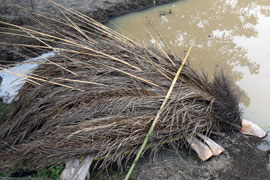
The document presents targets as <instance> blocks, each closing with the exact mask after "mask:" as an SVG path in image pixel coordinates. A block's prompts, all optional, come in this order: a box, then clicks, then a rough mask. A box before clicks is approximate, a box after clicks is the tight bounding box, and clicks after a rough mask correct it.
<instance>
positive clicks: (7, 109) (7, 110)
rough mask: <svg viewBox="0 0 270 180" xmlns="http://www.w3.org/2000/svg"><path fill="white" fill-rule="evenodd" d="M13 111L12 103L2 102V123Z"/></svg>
mask: <svg viewBox="0 0 270 180" xmlns="http://www.w3.org/2000/svg"><path fill="white" fill-rule="evenodd" d="M11 111H12V107H11V105H9V104H5V103H2V102H0V125H1V124H3V123H4V122H5V121H6V120H7V118H8V116H9V115H10V113H11Z"/></svg>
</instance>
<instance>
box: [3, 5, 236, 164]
mask: <svg viewBox="0 0 270 180" xmlns="http://www.w3.org/2000/svg"><path fill="white" fill-rule="evenodd" d="M61 13H62V16H61V17H58V16H49V15H46V16H45V15H40V14H34V13H33V12H32V15H33V17H34V20H36V21H37V22H39V23H40V28H39V29H31V28H25V27H21V26H16V25H11V24H8V23H5V22H1V24H3V25H4V26H6V27H8V28H4V30H6V29H8V32H7V31H5V33H6V34H7V35H12V36H20V37H25V38H33V39H35V40H36V41H37V42H39V43H40V44H41V45H29V44H17V45H20V46H23V47H28V48H36V49H40V50H47V51H52V50H54V52H55V54H56V55H55V57H54V58H50V59H44V60H43V61H42V62H39V63H40V65H39V67H38V68H37V69H36V70H35V71H34V72H33V73H32V74H30V75H28V76H27V78H28V83H27V84H25V85H24V86H23V88H22V89H21V90H20V93H19V95H18V96H17V100H16V101H14V103H13V107H14V111H13V113H12V115H11V116H10V117H9V120H8V121H7V122H6V123H5V124H4V125H2V126H1V127H0V129H1V130H0V164H1V167H0V169H4V168H7V169H8V168H11V166H12V165H14V163H16V162H18V161H19V162H22V164H23V166H24V167H27V168H30V169H33V168H35V169H36V168H41V167H44V166H49V165H52V164H55V163H59V162H63V161H65V160H67V159H71V158H79V157H85V156H89V155H90V156H92V157H94V158H95V159H96V161H95V162H96V163H98V162H101V165H103V166H101V167H104V166H106V165H108V164H110V163H111V162H118V163H119V165H121V164H122V160H123V159H125V160H129V159H130V158H132V157H134V155H135V154H136V153H137V151H138V149H139V147H140V145H141V144H142V142H143V140H144V138H145V136H146V134H147V132H148V129H149V127H150V126H151V123H152V121H153V119H154V118H155V115H156V113H157V111H158V110H159V107H160V105H161V104H162V101H163V100H164V98H165V96H166V93H167V91H168V89H169V87H170V84H171V82H172V79H173V78H174V76H175V73H176V71H177V69H178V67H179V66H180V65H181V62H182V60H181V59H180V58H176V57H175V56H173V55H170V54H169V55H167V54H166V55H165V54H163V53H160V52H159V51H158V50H155V49H153V48H148V47H145V46H143V45H142V44H140V43H138V42H137V41H134V40H131V39H129V38H127V37H125V36H123V35H121V34H119V33H117V32H115V31H113V30H111V29H109V28H107V27H105V26H103V25H102V24H99V23H98V22H96V21H94V20H92V19H91V18H89V17H87V16H85V15H83V14H81V13H79V12H76V11H73V10H70V9H65V8H62V9H61ZM44 20H46V22H47V23H43V22H44ZM48 22H49V23H48ZM75 22H76V23H75ZM2 44H3V43H2ZM5 44H7V43H5ZM11 45H14V44H11ZM238 97H239V96H238V94H236V93H235V91H234V90H233V87H232V83H231V82H230V81H229V80H228V79H227V78H226V77H225V76H224V75H223V74H222V73H219V74H216V75H215V77H214V78H213V80H212V81H209V80H208V79H207V77H206V76H205V75H199V74H198V73H197V72H196V71H194V70H193V69H192V68H191V67H190V66H189V65H185V66H184V68H183V70H182V72H181V75H180V78H179V79H178V80H177V84H176V86H175V88H174V89H173V91H172V94H171V96H170V98H169V100H168V103H167V104H166V107H165V110H164V111H163V112H162V113H161V117H160V119H159V121H158V123H157V125H156V127H155V129H154V131H153V133H152V135H151V137H150V140H149V143H148V145H147V147H146V149H145V150H150V151H152V152H155V151H157V150H158V149H159V148H161V147H162V146H163V145H164V144H176V145H181V144H184V142H185V140H184V137H187V136H188V137H190V136H191V137H192V136H194V135H195V134H196V133H203V134H205V135H210V134H211V132H213V131H215V132H219V131H220V130H221V129H222V128H227V129H238V128H240V115H241V113H240V110H239V106H238V103H239V98H238Z"/></svg>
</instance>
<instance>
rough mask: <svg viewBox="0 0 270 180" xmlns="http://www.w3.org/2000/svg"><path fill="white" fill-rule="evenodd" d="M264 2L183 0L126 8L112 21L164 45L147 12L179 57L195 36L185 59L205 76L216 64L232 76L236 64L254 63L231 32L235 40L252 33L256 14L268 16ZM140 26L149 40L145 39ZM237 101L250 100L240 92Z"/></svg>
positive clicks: (254, 68) (253, 67) (252, 68)
mask: <svg viewBox="0 0 270 180" xmlns="http://www.w3.org/2000/svg"><path fill="white" fill-rule="evenodd" d="M269 7H270V1H269V0H258V1H254V0H242V1H237V0H227V1H223V0H191V1H186V0H184V1H179V2H177V3H172V4H169V5H165V6H159V7H156V8H153V9H151V10H148V11H142V12H138V13H132V14H129V15H127V16H123V17H120V18H117V19H116V20H114V21H112V22H113V24H114V25H115V27H119V28H121V29H122V30H121V29H120V31H122V32H123V33H124V34H126V35H129V34H132V36H133V37H136V38H137V39H140V40H142V41H144V42H149V44H151V42H152V43H153V42H157V43H159V44H160V45H161V46H163V47H164V45H163V43H162V42H161V41H160V40H159V38H158V35H157V34H156V33H155V32H154V30H153V29H152V27H151V25H150V24H149V22H148V21H147V19H146V18H145V17H148V19H150V21H151V22H152V23H153V24H154V26H155V28H156V29H157V30H158V32H159V33H160V35H161V36H162V37H163V39H164V41H165V43H166V44H167V45H168V46H169V47H170V49H171V50H172V51H173V52H174V53H175V54H176V55H178V56H179V57H184V54H185V50H186V49H187V47H188V46H190V44H191V42H192V40H193V39H195V40H196V47H194V48H193V50H192V51H193V52H192V55H191V56H192V57H191V59H190V63H191V65H192V66H193V67H194V68H196V69H198V70H200V71H201V70H203V71H205V72H207V73H208V74H209V77H210V78H211V74H213V73H214V72H215V71H218V70H219V69H222V70H223V71H224V72H225V73H226V74H229V75H230V76H231V78H232V79H233V80H234V81H235V82H237V81H240V80H241V79H242V78H243V75H244V73H243V72H242V71H241V70H237V69H239V68H237V67H247V68H248V70H249V73H251V74H258V73H259V71H260V65H259V64H257V63H256V62H254V60H253V61H252V60H251V59H250V58H249V57H248V56H247V49H245V47H243V46H241V45H239V44H237V43H236V42H235V38H237V39H238V41H239V39H241V37H244V38H243V39H246V38H251V37H254V38H256V37H258V30H257V28H256V25H257V24H258V23H259V18H258V15H259V14H260V15H264V16H266V17H269V16H270V9H269ZM143 26H145V27H146V28H147V29H148V30H149V31H150V32H151V34H152V35H153V36H154V39H155V40H153V39H151V37H150V36H149V34H147V32H146V31H145V29H144V28H143ZM139 27H141V28H139ZM127 32H128V33H127ZM153 45H155V44H153ZM242 102H243V104H244V105H245V106H248V105H249V104H250V99H249V97H248V96H247V95H246V94H245V93H243V97H242Z"/></svg>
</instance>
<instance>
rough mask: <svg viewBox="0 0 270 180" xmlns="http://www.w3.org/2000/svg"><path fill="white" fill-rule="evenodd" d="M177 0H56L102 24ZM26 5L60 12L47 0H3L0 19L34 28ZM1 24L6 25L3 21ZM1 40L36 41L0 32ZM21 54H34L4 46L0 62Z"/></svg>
mask: <svg viewBox="0 0 270 180" xmlns="http://www.w3.org/2000/svg"><path fill="white" fill-rule="evenodd" d="M173 1H175V0H156V1H155V2H154V1H152V0H136V1H133V0H99V1H97V0H78V1H74V0H64V1H63V0H54V2H56V3H59V4H61V5H63V6H64V7H67V8H72V9H74V10H76V11H79V12H82V13H84V14H86V15H88V16H90V17H92V18H93V19H95V20H97V21H99V22H101V23H106V22H108V20H109V19H110V18H113V17H117V16H121V15H124V14H126V13H129V12H133V11H140V10H143V9H146V8H149V7H153V6H156V5H160V4H164V3H168V2H173ZM11 5H16V6H20V8H15V7H11ZM22 8H27V9H29V10H34V11H37V12H40V13H49V14H56V15H57V14H58V13H60V12H59V11H56V9H55V7H54V8H53V7H52V4H50V3H48V1H47V0H42V1H38V0H22V1H19V2H18V1H17V0H1V1H0V21H4V22H8V23H12V24H16V25H23V26H28V27H32V28H34V27H35V25H36V22H35V21H34V20H33V19H31V18H29V17H28V16H27V15H26V14H24V13H23V12H22V11H21V9H22ZM43 23H46V22H43ZM0 27H5V26H3V25H2V24H0ZM0 32H1V30H0ZM0 39H1V41H3V42H7V40H8V42H11V43H27V44H29V43H30V44H33V43H34V41H32V40H31V39H28V40H25V39H21V38H19V37H18V38H16V39H10V37H6V36H5V35H2V34H0ZM35 44H36V43H35ZM21 54H23V55H25V56H27V55H30V54H31V53H29V52H28V51H25V50H24V49H22V48H18V47H7V46H3V45H1V47H0V64H10V63H12V62H14V61H20V60H21V59H22V58H21Z"/></svg>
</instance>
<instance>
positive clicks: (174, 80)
mask: <svg viewBox="0 0 270 180" xmlns="http://www.w3.org/2000/svg"><path fill="white" fill-rule="evenodd" d="M194 42H195V41H193V42H192V44H191V46H190V48H189V49H188V52H187V54H186V56H185V58H184V60H183V62H182V64H181V66H180V67H179V69H178V71H177V73H176V74H175V77H174V79H173V81H172V84H171V86H170V89H169V91H168V93H167V95H166V97H165V99H164V100H163V102H162V105H161V106H160V109H159V111H158V113H157V115H156V117H155V119H154V121H153V123H152V125H151V127H150V129H149V131H148V133H147V135H146V137H145V139H144V141H143V144H142V146H141V148H140V150H139V152H138V154H137V156H136V158H135V160H134V161H133V163H132V165H131V167H130V169H129V171H128V173H127V175H126V177H125V180H128V179H129V177H130V175H131V174H132V172H133V169H134V167H135V166H136V163H137V162H138V160H139V158H140V156H141V154H142V152H143V150H144V148H145V146H146V144H147V142H148V139H149V137H150V135H151V134H152V132H153V130H154V128H155V125H156V123H157V121H158V119H159V117H160V114H161V112H162V111H163V109H164V107H165V105H166V103H167V101H168V99H169V97H170V95H171V93H172V90H173V88H174V86H175V83H176V81H177V79H178V77H179V75H180V73H181V71H182V69H183V67H184V64H185V63H186V61H187V58H188V56H189V54H190V51H191V49H192V47H193V45H194Z"/></svg>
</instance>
